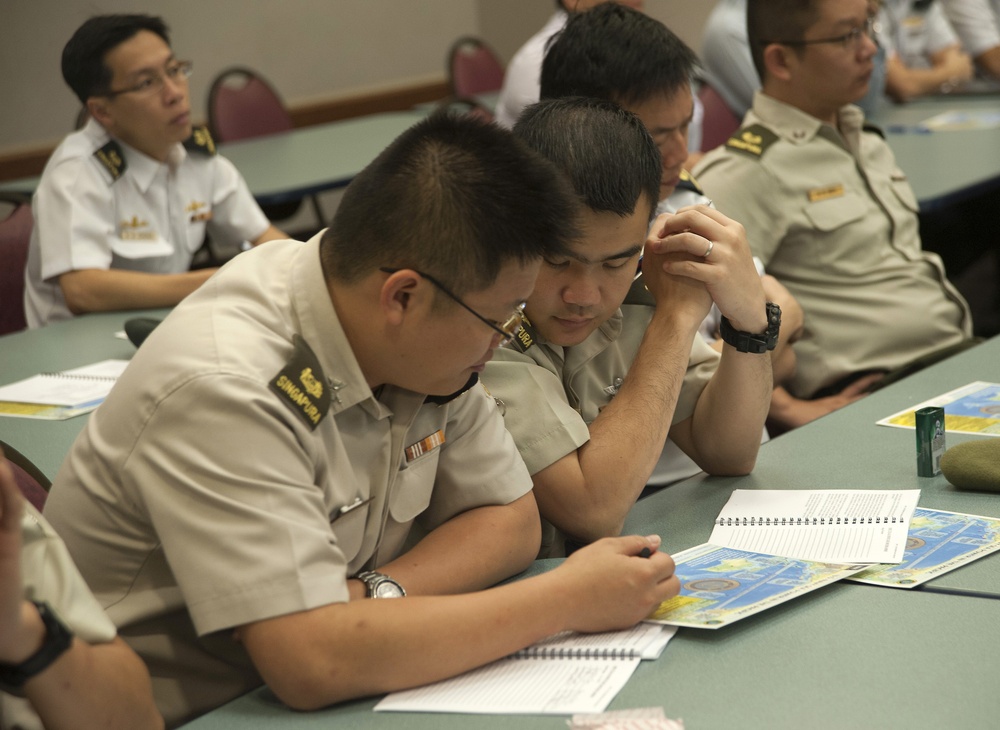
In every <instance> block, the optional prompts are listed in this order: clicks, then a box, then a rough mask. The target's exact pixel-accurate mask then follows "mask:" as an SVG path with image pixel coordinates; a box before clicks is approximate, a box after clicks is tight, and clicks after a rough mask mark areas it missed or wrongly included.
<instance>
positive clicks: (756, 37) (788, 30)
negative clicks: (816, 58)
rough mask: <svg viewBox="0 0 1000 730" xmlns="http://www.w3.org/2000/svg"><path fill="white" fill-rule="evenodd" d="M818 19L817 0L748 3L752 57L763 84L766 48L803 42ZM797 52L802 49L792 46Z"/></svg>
mask: <svg viewBox="0 0 1000 730" xmlns="http://www.w3.org/2000/svg"><path fill="white" fill-rule="evenodd" d="M817 20H819V7H818V0H747V40H748V41H749V42H750V57H751V58H752V59H753V65H754V68H755V69H757V75H758V76H760V80H761V82H762V83H763V82H764V80H765V78H764V74H765V71H766V70H767V69H766V67H765V65H764V49H765V48H766V47H767V46H768V44H769V43H776V42H780V41H800V40H802V39H803V38H804V37H805V33H806V31H807V30H809V28H811V27H812V26H813V25H814V24H815V23H816V21H817ZM792 49H793V50H795V51H797V52H798V51H801V50H802V49H801V48H798V47H795V46H792Z"/></svg>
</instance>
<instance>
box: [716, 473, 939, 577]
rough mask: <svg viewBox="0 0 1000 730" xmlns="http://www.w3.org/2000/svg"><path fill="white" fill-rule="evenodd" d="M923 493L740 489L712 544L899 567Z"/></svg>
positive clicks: (722, 516)
mask: <svg viewBox="0 0 1000 730" xmlns="http://www.w3.org/2000/svg"><path fill="white" fill-rule="evenodd" d="M919 497H920V490H919V489H900V490H869V489H812V490H796V489H737V490H736V491H734V492H733V493H732V495H731V496H730V498H729V501H728V502H727V503H726V506H725V507H724V508H723V510H722V512H720V513H719V517H718V518H717V519H716V521H715V528H714V529H713V530H712V535H711V537H710V538H709V540H708V541H709V542H710V543H712V544H713V545H719V546H721V547H730V548H736V549H737V550H748V551H750V552H755V553H767V554H768V555H780V556H782V557H786V558H798V559H799V560H814V561H818V562H823V563H851V564H855V563H898V562H900V561H901V560H902V559H903V553H904V551H905V550H906V532H907V529H908V528H909V525H910V518H911V517H912V516H913V511H914V510H915V509H916V507H917V499H918V498H919Z"/></svg>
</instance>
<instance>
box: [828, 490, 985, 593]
mask: <svg viewBox="0 0 1000 730" xmlns="http://www.w3.org/2000/svg"><path fill="white" fill-rule="evenodd" d="M997 550H1000V519H998V518H996V517H979V516H977V515H966V514H961V513H960V512H945V511H943V510H937V509H925V508H923V507H917V510H916V512H914V513H913V519H911V520H910V531H909V535H908V536H907V540H906V552H905V553H904V554H903V562H902V563H900V564H898V565H876V566H873V567H870V568H868V569H867V570H863V571H861V572H860V573H857V574H856V575H853V576H851V577H850V578H849V579H848V580H852V581H857V582H858V583H871V584H873V585H879V586H892V587H894V588H914V587H916V586H918V585H920V584H922V583H926V582H927V581H929V580H931V579H932V578H936V577H937V576H939V575H942V574H944V573H947V572H948V571H951V570H954V569H955V568H958V567H961V566H963V565H965V564H966V563H971V562H972V561H973V560H977V559H978V558H981V557H983V556H984V555H989V554H990V553H992V552H996V551H997Z"/></svg>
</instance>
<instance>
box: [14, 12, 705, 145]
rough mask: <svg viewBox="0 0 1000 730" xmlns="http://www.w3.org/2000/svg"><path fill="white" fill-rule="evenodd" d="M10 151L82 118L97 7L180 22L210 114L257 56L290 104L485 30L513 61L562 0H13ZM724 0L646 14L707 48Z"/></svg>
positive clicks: (414, 75)
mask: <svg viewBox="0 0 1000 730" xmlns="http://www.w3.org/2000/svg"><path fill="white" fill-rule="evenodd" d="M2 4H3V15H2V20H0V71H2V73H0V98H2V99H3V100H4V102H5V110H4V112H3V113H2V114H0V153H3V152H5V151H6V152H9V151H13V150H17V149H22V148H31V147H36V146H39V145H45V144H54V143H55V142H57V141H58V140H59V139H60V138H61V137H62V136H63V135H64V134H66V133H67V132H68V131H70V129H71V128H72V125H73V120H74V119H75V116H76V112H77V107H78V104H77V102H76V99H75V98H74V97H73V95H72V93H71V92H70V91H69V90H68V89H67V88H66V87H65V85H64V84H63V82H62V77H61V74H60V70H59V56H60V53H61V51H62V47H63V45H64V44H65V42H66V40H67V39H68V38H69V36H70V35H72V33H73V31H74V30H75V29H76V28H77V27H78V26H79V25H80V23H81V22H83V20H84V19H85V18H86V17H88V16H89V15H92V14H95V13H111V12H149V13H154V14H157V15H162V16H163V17H164V18H165V19H167V21H168V23H169V24H170V26H171V29H172V36H173V42H174V48H175V50H176V51H177V54H178V55H179V56H180V57H185V58H191V59H193V60H194V61H195V64H196V65H195V68H196V71H195V75H194V76H193V77H192V79H191V85H192V100H193V110H194V114H195V117H196V118H203V117H204V100H205V98H206V96H207V93H208V86H209V83H210V82H211V79H212V77H213V76H214V75H215V74H216V73H217V72H218V71H220V70H222V69H223V68H225V67H226V66H230V65H236V64H244V65H249V66H253V67H254V68H256V69H258V70H260V71H261V72H262V73H264V74H265V75H266V76H268V77H269V78H270V79H271V81H272V82H273V83H274V84H275V86H276V87H277V88H278V89H280V91H281V93H282V95H283V96H284V97H285V100H286V102H288V103H290V104H293V105H294V104H296V103H297V102H304V101H313V100H317V99H323V98H330V97H336V96H343V95H347V94H353V93H358V92H362V91H365V90H367V89H377V88H386V87H392V86H400V85H406V84H408V83H419V82H426V81H428V80H438V79H441V78H442V77H443V74H444V56H445V51H446V50H447V48H448V46H449V45H450V43H451V41H452V40H454V39H455V38H456V37H458V36H459V35H463V34H469V33H471V34H476V35H481V36H482V37H484V38H485V39H486V40H487V41H488V42H489V43H490V44H491V45H493V46H494V47H495V48H496V50H497V52H498V53H499V55H501V56H502V57H503V58H504V59H505V60H506V59H508V58H509V57H510V56H511V55H512V54H513V53H514V51H515V50H516V49H517V48H518V46H519V45H520V44H521V43H522V42H523V41H524V40H525V39H527V38H528V36H530V35H531V34H532V33H534V32H535V31H536V30H537V29H538V28H539V27H540V26H541V25H542V24H543V23H544V22H545V20H546V19H547V18H548V17H549V15H550V14H551V13H552V11H553V8H554V4H553V2H552V0H199V1H197V2H196V1H195V0H2ZM714 4H715V1H714V0H709V1H707V2H703V1H699V0H647V1H646V10H647V12H648V13H649V14H650V15H652V16H654V17H656V18H658V19H660V20H662V21H663V22H665V23H666V24H667V25H669V26H670V27H671V28H672V29H673V30H675V32H677V33H678V35H680V36H681V37H682V38H684V39H685V40H687V41H688V42H689V43H690V44H692V45H693V47H695V48H696V49H697V44H698V40H699V38H700V30H701V25H702V23H703V22H704V18H705V16H706V15H707V13H708V12H709V10H710V9H711V7H712V6H713V5H714Z"/></svg>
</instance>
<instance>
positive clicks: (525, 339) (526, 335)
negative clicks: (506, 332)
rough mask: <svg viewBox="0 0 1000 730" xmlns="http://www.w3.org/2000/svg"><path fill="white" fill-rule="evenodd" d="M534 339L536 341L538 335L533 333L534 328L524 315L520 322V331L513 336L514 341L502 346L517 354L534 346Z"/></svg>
mask: <svg viewBox="0 0 1000 730" xmlns="http://www.w3.org/2000/svg"><path fill="white" fill-rule="evenodd" d="M536 339H538V333H537V332H535V328H534V326H533V325H532V324H531V320H530V319H528V315H524V318H523V319H522V320H521V329H519V330H518V331H517V334H516V335H514V339H513V340H511V341H510V343H509V344H507V345H504V347H509V348H511V349H512V350H517V351H518V352H527V351H528V350H529V349H530V348H531V346H532V345H534V344H535V340H536Z"/></svg>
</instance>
